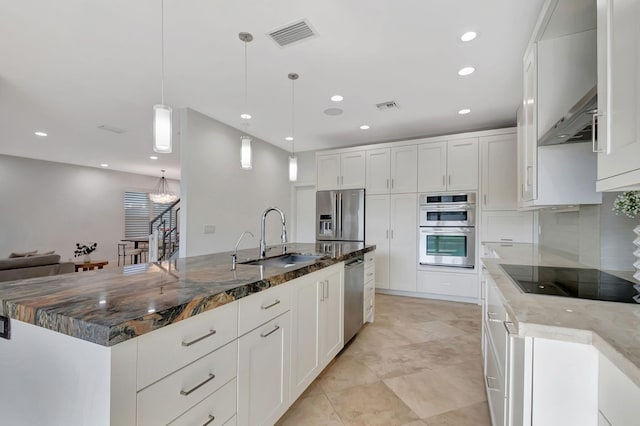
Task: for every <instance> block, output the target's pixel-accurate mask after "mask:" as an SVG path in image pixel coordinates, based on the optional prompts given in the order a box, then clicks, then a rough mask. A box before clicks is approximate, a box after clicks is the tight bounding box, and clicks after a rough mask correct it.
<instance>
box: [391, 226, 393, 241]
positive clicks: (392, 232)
mask: <svg viewBox="0 0 640 426" xmlns="http://www.w3.org/2000/svg"><path fill="white" fill-rule="evenodd" d="M391 239H392V240H393V229H392V230H391Z"/></svg>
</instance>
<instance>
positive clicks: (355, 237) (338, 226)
mask: <svg viewBox="0 0 640 426" xmlns="http://www.w3.org/2000/svg"><path fill="white" fill-rule="evenodd" d="M316 241H356V242H362V243H363V242H364V189H348V190H343V191H318V192H316Z"/></svg>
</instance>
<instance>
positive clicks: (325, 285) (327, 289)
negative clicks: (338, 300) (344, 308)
mask: <svg viewBox="0 0 640 426" xmlns="http://www.w3.org/2000/svg"><path fill="white" fill-rule="evenodd" d="M324 288H325V289H326V291H327V295H326V296H325V297H324V298H325V299H328V298H329V280H324Z"/></svg>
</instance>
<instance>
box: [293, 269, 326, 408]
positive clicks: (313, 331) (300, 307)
mask: <svg viewBox="0 0 640 426" xmlns="http://www.w3.org/2000/svg"><path fill="white" fill-rule="evenodd" d="M319 288H320V286H319V285H318V281H317V280H316V279H315V277H312V278H305V277H302V278H299V279H297V280H295V281H294V282H293V283H292V301H291V318H292V325H291V398H290V403H293V402H294V401H295V400H296V399H298V397H299V396H300V395H301V394H302V392H304V390H305V389H306V388H307V387H308V386H309V385H310V384H311V382H313V380H314V379H315V378H316V376H317V375H318V374H319V373H320V371H321V367H320V360H319V357H318V355H319V353H320V348H319V332H320V292H319Z"/></svg>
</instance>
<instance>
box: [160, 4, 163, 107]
mask: <svg viewBox="0 0 640 426" xmlns="http://www.w3.org/2000/svg"><path fill="white" fill-rule="evenodd" d="M160 22H161V24H160V40H161V52H160V58H161V59H160V62H161V67H160V68H161V69H162V78H161V79H160V85H161V89H160V90H161V93H162V95H161V98H162V100H161V103H162V105H164V0H160Z"/></svg>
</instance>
